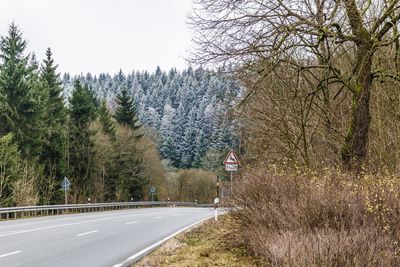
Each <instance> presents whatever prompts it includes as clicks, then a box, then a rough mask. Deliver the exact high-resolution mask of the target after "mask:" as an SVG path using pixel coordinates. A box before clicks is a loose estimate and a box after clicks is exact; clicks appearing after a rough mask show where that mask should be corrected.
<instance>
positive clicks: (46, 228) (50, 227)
mask: <svg viewBox="0 0 400 267" xmlns="http://www.w3.org/2000/svg"><path fill="white" fill-rule="evenodd" d="M157 213H158V214H160V213H163V212H149V213H134V214H130V215H124V216H113V217H107V218H101V219H95V220H88V221H83V222H74V223H66V224H59V225H53V226H46V227H40V228H35V229H28V230H20V231H18V232H12V233H6V234H0V237H4V236H11V235H18V234H24V233H31V232H37V231H41V230H48V229H54V228H60V227H65V226H71V225H77V224H84V223H91V222H100V221H108V220H114V219H119V218H126V217H132V216H137V215H149V214H157Z"/></svg>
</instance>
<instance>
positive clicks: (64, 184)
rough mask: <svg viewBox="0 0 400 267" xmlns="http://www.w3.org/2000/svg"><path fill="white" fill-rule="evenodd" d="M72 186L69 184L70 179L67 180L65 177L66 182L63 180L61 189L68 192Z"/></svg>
mask: <svg viewBox="0 0 400 267" xmlns="http://www.w3.org/2000/svg"><path fill="white" fill-rule="evenodd" d="M70 185H71V183H70V182H69V180H68V178H67V177H64V180H63V181H62V183H61V188H62V189H63V190H68V189H69V187H70Z"/></svg>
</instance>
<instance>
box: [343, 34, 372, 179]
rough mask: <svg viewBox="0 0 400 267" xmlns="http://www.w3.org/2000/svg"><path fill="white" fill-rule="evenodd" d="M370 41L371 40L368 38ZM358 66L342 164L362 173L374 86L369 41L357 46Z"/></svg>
mask: <svg viewBox="0 0 400 267" xmlns="http://www.w3.org/2000/svg"><path fill="white" fill-rule="evenodd" d="M368 39H369V38H368ZM356 56H357V65H356V67H355V69H354V86H353V98H352V118H351V122H350V126H349V129H348V132H347V135H346V138H345V140H344V144H343V147H342V152H341V156H342V163H343V165H344V166H345V168H347V169H348V170H354V171H356V172H360V171H361V167H362V164H363V163H364V162H365V159H366V156H367V147H368V132H369V126H370V122H371V112H370V104H369V103H370V91H371V86H372V73H371V67H372V66H371V65H372V57H373V46H372V42H370V41H369V40H364V42H361V43H359V44H358V45H357V54H356Z"/></svg>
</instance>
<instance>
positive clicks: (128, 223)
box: [125, 221, 138, 224]
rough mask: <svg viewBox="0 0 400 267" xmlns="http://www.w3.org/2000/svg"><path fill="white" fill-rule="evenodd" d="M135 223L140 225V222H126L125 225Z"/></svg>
mask: <svg viewBox="0 0 400 267" xmlns="http://www.w3.org/2000/svg"><path fill="white" fill-rule="evenodd" d="M133 223H138V221H132V222H126V223H125V224H133Z"/></svg>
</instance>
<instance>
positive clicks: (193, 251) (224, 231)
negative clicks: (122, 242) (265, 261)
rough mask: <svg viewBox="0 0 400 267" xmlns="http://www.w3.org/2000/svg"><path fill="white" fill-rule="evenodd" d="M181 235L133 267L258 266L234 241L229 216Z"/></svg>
mask: <svg viewBox="0 0 400 267" xmlns="http://www.w3.org/2000/svg"><path fill="white" fill-rule="evenodd" d="M220 218H221V219H220V220H219V221H218V222H215V221H213V220H210V221H207V222H206V223H204V224H202V225H200V226H198V227H196V228H194V229H192V230H190V231H189V232H187V233H184V234H181V235H179V236H177V237H176V238H173V239H171V240H169V241H168V242H166V243H165V244H164V245H163V246H162V247H161V248H160V249H158V250H156V251H155V252H153V253H151V254H150V255H149V256H147V257H145V258H144V259H142V260H141V261H140V262H139V263H137V264H136V265H134V266H136V267H156V266H157V267H158V266H165V267H167V266H168V267H169V266H176V267H183V266H190V267H192V266H198V267H200V266H201V267H203V266H205V267H206V266H230V267H250V266H262V263H261V262H259V261H256V259H255V258H252V257H249V256H248V253H247V250H246V248H245V246H244V245H243V244H242V243H241V242H240V239H238V237H239V235H238V232H237V229H238V228H237V227H235V226H234V224H233V222H232V221H231V220H230V217H229V216H222V217H220Z"/></svg>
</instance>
